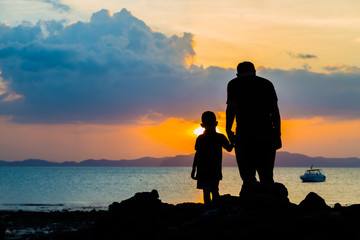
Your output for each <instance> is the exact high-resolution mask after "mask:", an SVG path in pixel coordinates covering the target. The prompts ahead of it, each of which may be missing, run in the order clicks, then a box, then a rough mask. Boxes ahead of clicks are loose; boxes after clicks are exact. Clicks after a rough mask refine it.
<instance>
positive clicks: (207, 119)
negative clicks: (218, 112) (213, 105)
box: [201, 111, 216, 126]
mask: <svg viewBox="0 0 360 240" xmlns="http://www.w3.org/2000/svg"><path fill="white" fill-rule="evenodd" d="M201 121H202V124H204V125H205V126H211V125H213V124H215V123H216V116H215V113H213V112H211V111H206V112H203V114H202V115H201Z"/></svg>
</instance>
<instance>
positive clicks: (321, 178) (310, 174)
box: [300, 166, 326, 182]
mask: <svg viewBox="0 0 360 240" xmlns="http://www.w3.org/2000/svg"><path fill="white" fill-rule="evenodd" d="M300 179H301V180H302V181H303V182H325V179H326V176H325V175H324V174H322V173H321V169H318V168H313V166H311V168H310V169H308V170H306V171H305V173H304V175H301V176H300Z"/></svg>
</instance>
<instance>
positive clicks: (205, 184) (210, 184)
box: [197, 180, 219, 191]
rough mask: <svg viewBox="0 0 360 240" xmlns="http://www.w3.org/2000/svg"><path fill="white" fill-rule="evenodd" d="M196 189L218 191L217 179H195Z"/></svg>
mask: <svg viewBox="0 0 360 240" xmlns="http://www.w3.org/2000/svg"><path fill="white" fill-rule="evenodd" d="M197 189H203V190H208V191H219V180H216V181H204V180H198V181H197Z"/></svg>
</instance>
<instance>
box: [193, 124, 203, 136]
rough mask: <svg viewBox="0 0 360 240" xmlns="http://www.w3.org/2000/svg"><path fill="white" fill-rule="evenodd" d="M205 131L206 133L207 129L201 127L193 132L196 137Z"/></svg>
mask: <svg viewBox="0 0 360 240" xmlns="http://www.w3.org/2000/svg"><path fill="white" fill-rule="evenodd" d="M204 131H205V128H203V127H201V126H200V127H198V128H196V129H195V130H194V131H193V133H194V134H195V135H197V136H199V135H201V134H203V132H204Z"/></svg>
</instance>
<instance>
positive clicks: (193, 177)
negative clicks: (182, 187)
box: [191, 168, 196, 180]
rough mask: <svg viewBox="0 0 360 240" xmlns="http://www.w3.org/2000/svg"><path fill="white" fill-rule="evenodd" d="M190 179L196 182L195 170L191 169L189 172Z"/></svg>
mask: <svg viewBox="0 0 360 240" xmlns="http://www.w3.org/2000/svg"><path fill="white" fill-rule="evenodd" d="M191 178H192V179H194V180H196V177H195V168H193V169H192V171H191Z"/></svg>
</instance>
